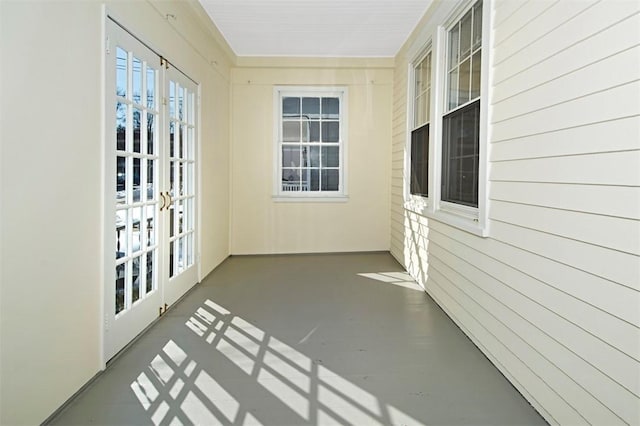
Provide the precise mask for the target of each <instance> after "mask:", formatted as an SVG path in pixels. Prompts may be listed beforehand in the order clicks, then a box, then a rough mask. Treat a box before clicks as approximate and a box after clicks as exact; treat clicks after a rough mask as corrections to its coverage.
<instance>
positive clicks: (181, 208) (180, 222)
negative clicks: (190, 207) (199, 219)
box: [176, 201, 184, 234]
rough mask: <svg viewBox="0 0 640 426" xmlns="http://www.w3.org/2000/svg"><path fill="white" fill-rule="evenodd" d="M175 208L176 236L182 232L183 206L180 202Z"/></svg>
mask: <svg viewBox="0 0 640 426" xmlns="http://www.w3.org/2000/svg"><path fill="white" fill-rule="evenodd" d="M176 208H177V209H178V234H182V233H183V232H184V204H183V202H182V201H178V202H176Z"/></svg>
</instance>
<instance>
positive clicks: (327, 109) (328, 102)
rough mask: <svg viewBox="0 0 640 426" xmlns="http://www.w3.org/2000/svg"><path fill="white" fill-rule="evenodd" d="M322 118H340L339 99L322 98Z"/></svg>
mask: <svg viewBox="0 0 640 426" xmlns="http://www.w3.org/2000/svg"><path fill="white" fill-rule="evenodd" d="M322 118H333V119H337V118H340V99H339V98H322Z"/></svg>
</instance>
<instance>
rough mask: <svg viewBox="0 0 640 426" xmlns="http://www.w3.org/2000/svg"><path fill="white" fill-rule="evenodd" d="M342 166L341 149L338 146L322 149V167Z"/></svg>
mask: <svg viewBox="0 0 640 426" xmlns="http://www.w3.org/2000/svg"><path fill="white" fill-rule="evenodd" d="M339 166H340V148H339V147H337V146H323V147H322V167H339Z"/></svg>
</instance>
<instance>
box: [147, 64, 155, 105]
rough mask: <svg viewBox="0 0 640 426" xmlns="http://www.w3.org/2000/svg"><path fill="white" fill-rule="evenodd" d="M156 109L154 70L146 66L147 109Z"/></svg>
mask: <svg viewBox="0 0 640 426" xmlns="http://www.w3.org/2000/svg"><path fill="white" fill-rule="evenodd" d="M155 107H156V70H154V69H153V68H151V67H150V66H149V65H147V108H151V109H155Z"/></svg>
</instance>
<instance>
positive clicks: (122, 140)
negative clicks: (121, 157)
mask: <svg viewBox="0 0 640 426" xmlns="http://www.w3.org/2000/svg"><path fill="white" fill-rule="evenodd" d="M116 149H117V150H118V151H124V150H125V149H127V104H123V103H121V102H118V103H117V104H116Z"/></svg>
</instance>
